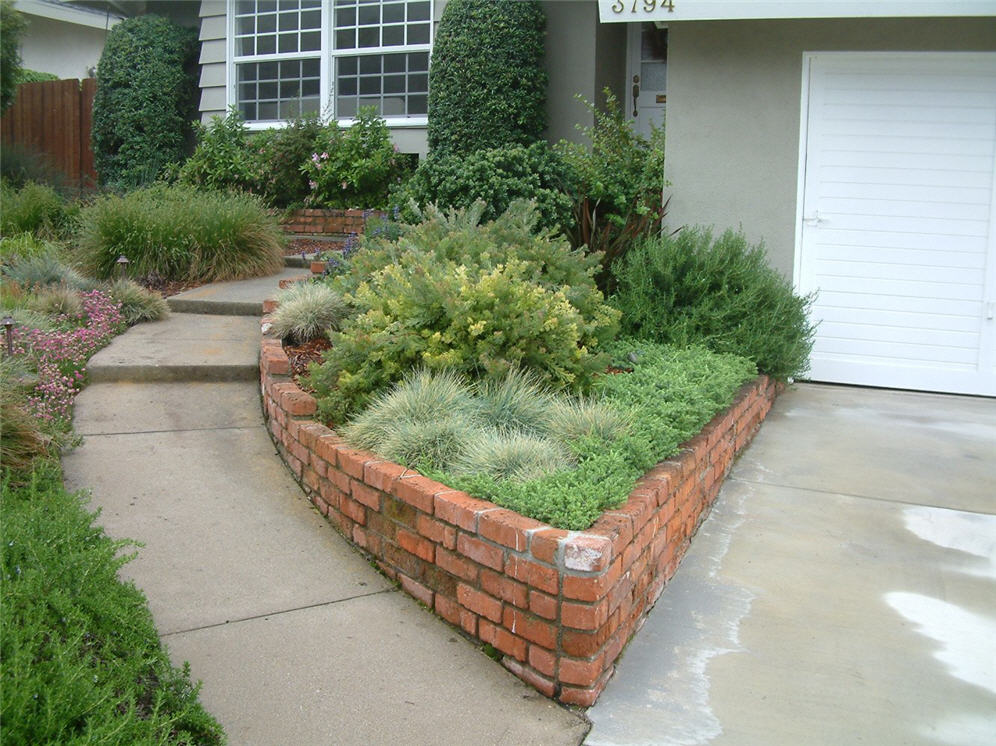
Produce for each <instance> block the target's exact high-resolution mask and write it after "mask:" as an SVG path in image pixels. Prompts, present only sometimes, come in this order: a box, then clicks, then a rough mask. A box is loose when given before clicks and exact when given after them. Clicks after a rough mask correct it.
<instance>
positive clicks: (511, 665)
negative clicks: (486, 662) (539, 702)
mask: <svg viewBox="0 0 996 746" xmlns="http://www.w3.org/2000/svg"><path fill="white" fill-rule="evenodd" d="M502 665H504V666H505V668H507V669H508V670H509V671H511V672H512V673H514V674H515V675H516V676H518V677H519V678H520V679H522V680H523V681H525V682H526V683H527V684H529V685H530V686H531V687H533V688H534V689H536V690H538V691H539V692H540V693H541V694H543V695H544V696H547V697H552V696H553V695H554V694H556V692H557V686H556V684H555V683H554V682H553V681H552V680H550V679H548V678H547V677H546V676H543V675H541V674H540V673H538V672H537V671H534V670H533V669H531V668H529V667H528V666H524V665H522V663H520V662H519V661H517V660H511V659H509V658H505V659H504V660H503V661H502Z"/></svg>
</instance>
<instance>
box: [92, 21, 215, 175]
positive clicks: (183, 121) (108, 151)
mask: <svg viewBox="0 0 996 746" xmlns="http://www.w3.org/2000/svg"><path fill="white" fill-rule="evenodd" d="M197 49H198V44H197V32H196V31H193V30H191V29H186V28H181V27H180V26H177V25H176V24H174V23H172V22H171V21H168V20H167V19H165V18H160V17H158V16H153V15H145V16H137V17H135V18H126V19H125V20H124V21H122V22H121V23H119V24H117V25H116V26H114V27H113V28H112V29H111V30H110V32H108V34H107V41H106V43H105V44H104V51H103V53H102V54H101V56H100V62H99V63H98V64H97V93H96V97H95V98H94V101H93V127H92V132H91V139H92V142H93V155H94V162H95V165H96V169H97V174H98V176H99V177H100V182H101V183H102V184H121V185H126V186H133V185H137V184H144V183H148V182H150V181H153V180H154V179H155V178H156V177H157V176H158V175H159V174H160V173H161V172H162V170H163V168H164V167H165V166H166V165H168V164H170V163H180V162H182V161H183V159H184V158H185V157H186V155H187V152H188V146H189V145H190V138H191V129H190V122H191V120H192V119H193V117H194V113H195V111H196V105H195V104H196V100H195V92H196V90H197V84H196V80H195V70H196V65H197Z"/></svg>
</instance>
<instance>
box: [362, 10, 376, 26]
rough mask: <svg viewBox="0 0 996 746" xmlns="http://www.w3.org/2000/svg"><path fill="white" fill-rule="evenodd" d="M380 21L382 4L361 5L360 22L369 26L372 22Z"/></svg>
mask: <svg viewBox="0 0 996 746" xmlns="http://www.w3.org/2000/svg"><path fill="white" fill-rule="evenodd" d="M377 23H380V6H379V5H363V6H361V7H360V24H361V25H363V26H369V25H371V24H377Z"/></svg>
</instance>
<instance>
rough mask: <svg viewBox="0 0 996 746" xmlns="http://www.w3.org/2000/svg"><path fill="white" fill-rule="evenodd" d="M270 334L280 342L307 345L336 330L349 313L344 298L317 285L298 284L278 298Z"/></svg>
mask: <svg viewBox="0 0 996 746" xmlns="http://www.w3.org/2000/svg"><path fill="white" fill-rule="evenodd" d="M277 300H278V301H279V302H280V306H279V307H278V308H277V310H276V311H274V312H273V314H272V316H271V319H272V323H271V326H270V333H271V334H273V335H274V336H276V337H279V338H280V339H289V340H292V341H294V342H298V343H301V342H310V341H311V340H313V339H318V338H319V337H321V336H323V335H325V334H327V333H328V332H329V331H331V330H333V329H338V328H339V325H340V324H341V323H342V321H343V319H345V318H346V317H347V316H348V314H349V311H350V308H349V304H348V303H347V302H346V301H345V299H344V298H343V297H342V295H340V294H339V293H337V292H336V291H335V290H333V289H332V288H330V287H329V286H328V285H324V284H322V283H318V282H298V283H295V284H294V285H292V286H291V287H289V288H287V289H286V290H283V291H281V292H280V293H279V294H278V295H277Z"/></svg>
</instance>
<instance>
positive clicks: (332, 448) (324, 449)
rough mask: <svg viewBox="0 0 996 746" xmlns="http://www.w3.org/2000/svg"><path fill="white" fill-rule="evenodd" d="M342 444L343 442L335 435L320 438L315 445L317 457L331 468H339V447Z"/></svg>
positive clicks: (330, 434)
mask: <svg viewBox="0 0 996 746" xmlns="http://www.w3.org/2000/svg"><path fill="white" fill-rule="evenodd" d="M341 444H342V440H341V439H340V438H339V436H338V435H336V434H335V433H328V434H326V435H322V436H321V437H320V438H318V440H317V442H316V443H315V456H317V457H318V458H320V459H322V460H323V461H325V462H327V463H328V465H329V466H337V465H338V463H339V461H338V458H337V446H339V445H341Z"/></svg>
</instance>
